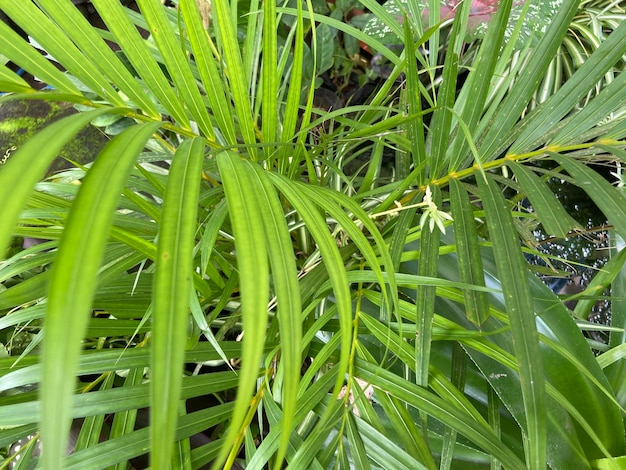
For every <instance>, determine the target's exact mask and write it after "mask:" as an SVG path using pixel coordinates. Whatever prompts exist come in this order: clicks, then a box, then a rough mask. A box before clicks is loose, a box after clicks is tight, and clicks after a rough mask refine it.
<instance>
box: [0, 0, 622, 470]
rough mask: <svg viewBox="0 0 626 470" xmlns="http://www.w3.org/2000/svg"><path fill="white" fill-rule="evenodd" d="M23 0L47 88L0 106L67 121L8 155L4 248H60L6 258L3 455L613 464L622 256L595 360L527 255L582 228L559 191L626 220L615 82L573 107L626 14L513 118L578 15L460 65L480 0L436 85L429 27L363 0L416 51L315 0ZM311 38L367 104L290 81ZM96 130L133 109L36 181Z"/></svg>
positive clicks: (615, 221) (120, 464) (408, 464)
mask: <svg viewBox="0 0 626 470" xmlns="http://www.w3.org/2000/svg"><path fill="white" fill-rule="evenodd" d="M35 3H36V5H35ZM35 3H32V2H13V1H10V0H0V8H2V10H3V11H4V12H5V13H6V14H7V15H8V16H9V17H10V18H12V20H13V21H14V22H15V23H16V24H18V25H19V26H20V27H21V28H22V29H23V30H24V31H26V32H27V33H28V35H29V36H30V37H31V38H32V39H33V40H34V41H36V43H37V45H38V47H40V48H42V50H44V51H45V52H46V53H47V54H48V57H51V58H53V60H54V61H56V62H57V63H58V64H59V65H60V66H61V67H60V68H59V67H55V66H54V65H53V64H52V63H51V62H50V61H49V60H48V58H47V57H44V56H43V55H41V54H40V52H38V51H36V50H35V49H33V47H32V46H31V45H30V44H29V43H27V42H26V41H25V40H24V39H22V38H21V37H19V36H18V35H17V34H15V33H14V32H13V31H12V30H11V29H10V28H9V27H8V26H6V25H4V24H2V23H0V38H1V39H0V44H1V45H2V48H1V50H2V53H3V54H4V55H5V56H6V57H7V58H8V59H9V60H10V61H11V62H13V63H14V64H16V65H17V66H19V67H21V68H22V69H24V70H26V71H27V72H28V73H30V74H31V75H32V76H34V77H38V79H40V80H42V81H43V82H45V83H46V84H49V85H50V86H51V87H53V90H47V91H36V90H35V89H33V88H32V87H31V86H30V85H29V84H28V83H26V82H25V81H24V80H23V79H21V78H20V77H19V76H18V75H16V74H15V73H14V72H13V71H12V70H10V69H9V68H8V67H6V66H3V67H2V68H0V88H1V89H2V90H3V91H6V92H9V93H8V94H6V95H4V96H3V97H1V98H0V102H2V101H8V100H14V99H18V98H26V99H35V100H47V101H63V102H69V103H73V104H75V105H76V106H77V107H78V108H79V109H80V112H79V113H77V114H75V115H72V116H70V117H66V118H64V119H62V120H59V121H56V122H54V123H52V124H50V125H49V126H47V127H46V128H45V129H44V130H42V131H40V132H39V133H37V134H36V135H34V136H33V137H32V138H30V139H29V140H28V141H27V142H26V143H24V144H23V145H22V146H21V147H20V148H17V149H15V150H13V151H10V152H8V153H6V155H7V159H6V162H5V163H4V164H3V165H2V168H1V170H0V202H1V205H0V208H1V209H0V210H1V211H2V220H3V224H2V226H0V246H1V248H2V250H3V253H4V251H5V249H6V248H7V247H8V246H9V245H10V244H11V240H12V239H15V237H32V238H37V239H42V240H47V241H45V242H44V243H40V244H36V245H34V246H32V247H29V248H27V249H23V250H22V249H19V248H18V249H16V248H15V244H14V250H13V251H12V252H11V255H10V256H8V257H5V260H4V261H3V262H2V264H1V265H0V276H1V278H2V282H3V283H4V286H5V289H4V290H3V291H2V292H0V309H1V312H2V317H0V331H2V332H3V335H4V338H5V339H4V343H5V345H6V347H5V349H6V350H7V354H8V356H9V357H6V358H3V359H0V391H2V392H3V396H2V402H1V405H0V425H1V429H0V445H1V446H6V447H7V448H8V447H9V446H12V445H14V443H16V442H18V441H20V443H21V447H20V449H19V451H18V450H16V447H15V446H13V448H12V455H11V456H10V457H8V459H10V460H11V462H17V465H22V466H23V468H26V466H27V465H29V463H31V462H32V461H35V460H36V459H38V458H39V457H38V452H34V449H35V443H36V442H37V441H38V439H39V438H40V437H41V439H42V441H43V444H44V448H43V453H42V454H41V457H40V458H41V461H40V463H41V465H42V467H43V468H46V469H60V468H105V467H114V468H127V465H128V464H127V462H128V461H129V460H130V459H134V458H136V457H138V456H140V455H142V454H144V453H146V452H147V451H148V450H149V452H150V457H151V466H152V468H169V467H170V466H172V467H175V468H199V467H201V466H203V465H207V464H208V463H209V462H213V465H214V468H232V467H233V466H234V465H242V466H245V467H246V468H265V467H266V466H269V467H272V468H280V467H281V465H282V463H283V462H286V463H287V464H288V465H289V466H290V467H292V468H326V467H337V468H359V469H360V468H363V469H367V468H386V469H388V468H398V469H403V468H428V469H431V468H437V467H439V468H486V467H488V466H490V467H491V468H499V467H501V466H503V467H505V468H513V469H516V468H533V469H543V468H546V466H547V465H549V466H550V467H552V468H568V469H569V468H589V467H590V466H593V467H595V468H619V464H620V462H623V460H624V459H625V458H626V457H623V456H624V448H623V446H624V425H623V421H622V417H623V412H624V407H625V406H626V397H625V394H626V390H625V388H624V384H625V383H626V381H625V380H624V366H623V364H624V360H623V351H624V342H625V341H624V327H625V325H626V314H625V313H624V312H625V311H624V307H623V295H624V294H622V292H621V290H620V289H623V281H624V279H625V277H624V275H623V273H622V266H623V263H624V257H625V253H626V251H624V250H623V249H621V251H618V252H617V253H616V255H615V256H614V257H613V258H612V260H611V262H610V263H609V264H608V265H607V267H606V268H605V270H604V272H603V280H602V282H603V283H604V284H608V283H611V282H613V284H614V286H615V287H616V288H615V290H614V295H615V299H614V303H613V310H612V312H613V315H612V325H611V328H610V335H611V336H610V342H609V349H608V350H607V351H606V352H604V353H602V354H601V355H599V356H597V357H596V356H594V354H593V351H592V349H591V348H590V346H589V345H588V343H587V341H586V340H585V337H584V335H583V333H582V332H581V330H582V329H584V327H586V325H584V324H583V323H576V322H575V321H574V319H573V317H572V316H571V314H570V312H569V311H568V309H567V308H566V307H565V306H564V304H563V301H562V299H560V298H558V297H557V296H556V295H554V294H553V293H552V292H551V291H550V290H549V289H548V288H547V287H546V286H545V285H543V284H542V283H541V281H540V280H539V279H538V278H537V277H536V276H535V275H534V274H532V272H531V271H530V270H529V267H528V264H527V262H526V260H525V258H524V252H525V251H526V252H527V251H531V250H532V245H528V244H526V245H525V244H523V243H521V242H522V241H527V240H525V238H524V236H525V234H526V232H525V231H523V230H522V227H523V224H524V222H525V221H528V220H529V219H532V220H533V221H535V222H536V223H540V224H542V226H543V228H544V229H545V231H546V232H547V233H550V234H552V235H554V236H556V237H565V236H567V235H568V234H569V233H570V232H572V231H574V230H578V229H579V228H580V227H579V224H578V223H577V221H576V220H574V219H573V218H572V217H571V216H570V214H568V213H567V212H566V211H565V210H564V209H563V208H562V207H561V205H560V204H559V202H558V200H557V199H556V198H555V197H554V195H553V193H552V192H551V191H550V189H549V187H548V186H547V183H546V181H547V179H548V178H555V177H556V178H562V179H564V180H567V181H571V182H572V183H573V184H576V185H578V186H580V187H581V189H582V190H583V191H585V192H586V193H587V194H588V195H589V197H590V198H592V199H593V201H594V202H595V203H596V204H597V206H598V207H599V209H600V210H601V211H602V212H603V213H604V214H605V215H606V216H607V218H608V220H609V221H610V222H611V224H612V225H613V227H614V229H615V231H616V233H617V234H619V235H621V236H626V225H625V223H626V222H625V221H626V213H625V211H626V203H625V202H626V201H624V197H625V196H624V194H623V192H622V190H621V188H620V187H614V186H613V185H612V184H611V183H610V182H607V181H606V180H604V179H603V178H602V177H601V176H599V175H598V174H597V173H595V171H594V170H593V169H592V168H590V167H589V166H588V162H589V161H591V160H594V161H598V159H604V160H606V161H615V160H618V161H619V160H623V159H624V156H625V155H626V152H625V149H624V147H625V146H626V144H625V142H624V137H625V134H626V125H625V121H624V119H623V114H620V113H615V115H614V117H613V119H610V120H607V119H606V117H607V116H610V115H611V113H613V112H614V111H619V110H623V109H624V106H625V105H626V103H625V102H624V100H623V97H622V93H621V91H622V90H623V88H624V81H625V80H626V75H624V74H623V73H622V74H616V75H615V76H614V78H613V79H612V80H611V81H609V82H608V83H605V86H604V87H603V88H602V90H601V91H600V92H599V93H598V94H597V96H592V97H591V98H590V100H589V102H588V103H587V104H586V105H585V106H584V107H582V108H580V107H579V106H578V104H579V103H580V102H581V100H582V99H583V98H584V97H586V96H587V95H588V93H589V91H590V90H592V89H593V88H594V87H595V86H596V84H597V83H598V82H599V81H600V80H601V79H602V77H603V76H604V75H605V74H606V73H607V72H608V71H610V70H613V68H614V66H615V65H616V64H617V63H619V62H620V61H622V60H623V57H624V55H625V54H626V26H625V25H624V24H622V25H620V26H618V27H617V28H615V30H614V31H613V32H612V33H611V34H610V35H609V36H608V37H606V38H605V39H604V41H603V42H602V44H600V45H599V47H598V48H597V50H595V51H594V52H593V53H592V54H591V55H590V56H589V57H588V58H587V60H586V61H585V63H584V64H582V65H581V67H580V68H579V70H578V71H576V73H574V74H573V75H572V76H571V77H568V79H567V81H566V82H565V83H564V84H563V85H562V86H561V87H560V88H559V89H558V90H556V91H555V93H554V94H553V95H552V96H551V97H550V98H548V99H546V100H545V102H543V103H541V104H540V105H538V106H536V107H535V108H534V109H533V110H532V111H531V112H525V111H526V110H527V108H528V106H529V103H531V101H532V100H533V94H534V93H535V92H536V90H537V87H538V85H539V83H540V81H541V80H542V77H543V76H544V74H545V72H546V70H547V68H548V67H549V64H550V62H551V60H552V59H553V57H554V56H555V54H556V53H557V50H558V48H559V47H560V44H561V41H562V39H563V37H564V36H565V34H566V32H567V29H568V26H569V25H570V23H571V21H572V18H573V17H574V15H575V14H576V11H577V8H578V3H579V2H566V5H565V6H563V7H562V8H561V9H560V10H559V12H558V13H557V14H556V16H555V18H554V20H553V21H552V23H551V25H550V27H549V28H548V30H547V31H546V32H545V34H544V35H543V36H542V37H541V39H540V40H539V41H538V42H537V43H536V44H532V43H531V42H528V43H527V46H525V47H524V48H523V49H522V50H521V51H520V52H519V53H518V54H519V57H518V58H517V60H516V62H515V64H517V65H515V64H513V66H512V65H511V56H512V54H513V51H514V48H513V47H512V46H510V47H509V45H504V44H503V36H504V33H505V30H506V28H507V22H508V21H507V20H508V13H509V11H510V9H511V6H512V1H511V0H508V1H507V0H503V1H502V2H501V4H500V8H499V10H498V13H497V15H496V16H495V18H494V19H493V20H492V22H491V23H490V26H489V29H488V31H487V33H486V36H485V38H484V40H483V41H482V43H481V45H480V49H479V51H478V53H477V54H476V56H475V58H474V60H473V62H472V64H471V69H470V72H469V74H468V75H467V77H466V78H463V79H462V75H461V74H460V73H459V67H458V64H459V60H460V57H461V56H462V54H463V51H464V41H463V37H464V25H465V24H466V22H467V18H468V16H469V12H470V10H469V7H470V4H469V3H467V2H465V3H463V4H462V5H460V6H459V10H458V11H457V14H456V16H455V19H454V23H453V26H452V30H451V32H450V33H449V36H448V44H449V46H448V47H447V51H446V54H445V57H444V58H443V60H444V62H443V64H436V65H437V70H439V69H441V72H440V73H441V78H442V80H441V85H440V86H438V87H432V88H429V89H428V90H427V89H425V88H424V86H423V85H422V82H421V81H420V78H419V73H420V71H419V70H418V68H417V67H416V63H417V62H419V63H422V64H426V63H427V61H425V60H420V61H416V60H415V57H417V56H419V52H418V48H419V46H420V45H421V44H423V43H424V41H426V40H433V41H435V42H436V41H437V37H438V35H439V34H440V31H439V29H437V28H436V27H434V28H431V29H430V30H428V31H427V32H426V35H424V36H418V35H417V33H416V31H420V30H421V26H419V25H417V24H416V23H415V22H414V21H412V20H411V16H410V15H407V16H406V17H405V21H404V23H403V25H400V24H399V23H398V22H397V21H396V20H395V19H394V18H393V17H391V16H390V15H389V14H388V13H387V12H386V11H385V9H384V8H383V7H381V6H380V5H378V3H376V2H375V1H371V0H362V3H363V5H365V6H366V7H367V8H368V9H369V10H370V11H372V12H373V13H374V14H376V15H377V16H379V17H380V18H381V19H382V20H383V21H385V22H386V23H387V24H388V25H389V27H390V28H391V30H392V31H393V32H394V34H396V35H397V36H398V38H400V39H401V40H402V42H403V43H404V45H405V49H404V51H402V52H401V53H400V54H399V55H397V54H396V52H397V51H395V50H391V49H389V48H386V47H385V46H384V45H383V44H381V43H380V42H379V41H377V40H375V39H372V38H370V37H368V36H366V35H364V34H363V33H361V32H359V31H358V30H356V29H354V28H352V27H350V26H348V25H346V24H344V23H341V22H339V21H336V20H334V19H333V18H330V17H324V16H320V15H316V14H315V13H314V12H313V9H312V8H311V4H310V3H306V4H301V3H297V4H296V6H295V7H293V8H291V7H287V6H285V7H280V8H279V7H277V5H276V2H273V1H267V2H263V3H262V4H261V3H259V2H252V3H251V4H250V5H249V6H246V8H245V9H244V10H241V9H240V5H239V4H238V3H237V2H232V3H229V2H226V1H225V0H216V1H214V2H212V13H211V14H210V16H208V14H207V11H206V8H203V9H202V10H200V9H199V8H198V5H197V2H194V1H192V0H180V1H179V2H177V4H178V5H177V6H178V8H177V9H164V8H163V6H162V5H161V3H160V2H159V1H158V0H138V1H137V4H138V5H139V8H140V10H141V13H140V14H138V13H135V12H133V11H131V10H127V9H125V8H124V7H122V6H121V5H120V3H119V2H118V1H117V0H92V3H93V5H94V7H95V8H96V9H97V11H98V12H99V14H100V16H101V17H102V19H103V21H104V23H105V24H106V26H107V28H108V31H102V30H97V29H94V28H93V27H91V25H89V23H88V22H87V21H86V20H85V19H84V18H83V17H82V16H81V15H80V13H79V12H78V11H77V10H76V9H75V7H74V6H73V5H72V2H71V1H70V0H37V1H36V2H35ZM528 3H529V4H530V3H533V2H528ZM200 4H201V6H203V7H205V6H206V5H204V4H203V3H202V0H200ZM431 4H432V5H433V6H435V5H438V4H439V2H438V0H436V1H433V2H431ZM201 11H202V13H203V14H201V13H200V12H201ZM286 16H290V17H293V21H292V23H291V24H292V27H291V29H289V30H288V31H287V32H286V35H285V36H284V37H283V36H281V37H279V36H278V34H277V27H276V24H277V21H278V20H279V19H280V18H282V17H286ZM523 17H524V15H522V20H520V21H523ZM209 20H210V21H209ZM317 24H325V25H328V26H330V27H333V28H337V29H340V30H342V31H343V33H344V34H346V35H353V36H354V37H355V38H357V39H358V40H361V41H364V42H366V43H367V44H368V45H369V46H370V47H371V48H372V49H373V50H377V51H379V52H380V53H381V54H383V55H384V56H385V57H386V58H387V59H388V60H389V61H390V62H392V63H393V64H394V65H395V69H394V71H393V72H392V74H391V77H390V79H389V80H388V81H387V82H385V83H384V84H383V85H382V86H381V88H380V89H379V90H378V91H377V93H376V94H375V95H374V96H373V97H372V98H371V102H370V103H369V104H368V105H366V106H365V105H364V106H351V107H346V108H343V109H336V110H332V111H329V112H326V113H323V112H322V111H319V110H315V112H313V110H312V103H313V97H314V92H313V88H314V86H313V83H304V82H303V78H302V77H303V75H302V70H303V57H304V33H305V31H308V30H309V29H311V28H312V29H313V30H315V27H316V25H317ZM520 24H521V23H520ZM137 28H140V29H142V30H144V31H147V32H149V34H150V36H149V37H148V38H147V39H144V37H142V36H141V35H140V33H139V32H138V30H137ZM515 34H516V33H515V31H514V32H513V36H512V39H511V40H510V41H514V39H515ZM312 37H313V38H315V34H313V35H312ZM104 39H106V40H109V41H111V42H113V43H115V44H116V45H117V47H119V49H120V52H119V53H113V52H112V51H111V49H110V48H109V46H108V45H107V44H106V43H105V41H104ZM312 47H313V48H315V42H314V43H313V44H312ZM313 57H315V55H313ZM521 64H523V67H522V66H521ZM511 67H513V69H511ZM505 71H510V72H512V73H505ZM401 73H404V76H405V78H406V80H405V81H404V82H403V84H402V85H401V86H400V89H399V90H396V87H398V85H397V84H396V80H395V79H396V78H397V77H399V76H400V74H401ZM433 73H434V72H433ZM313 75H315V74H313ZM463 77H464V76H463ZM301 90H308V91H307V93H306V94H305V95H304V96H301ZM318 116H321V117H318ZM90 122H95V123H96V124H98V122H99V123H100V124H102V123H103V122H104V123H108V124H110V123H112V122H116V123H117V130H116V131H115V132H112V131H110V132H109V138H110V141H109V142H108V144H107V145H106V146H105V147H104V149H103V150H102V151H101V152H100V153H99V154H98V155H97V156H95V155H94V159H93V164H86V165H77V166H76V167H75V168H73V169H71V170H68V171H66V172H64V173H61V174H57V175H54V176H53V177H52V179H47V180H45V181H43V182H40V181H41V180H42V178H43V177H44V174H45V173H46V170H47V168H48V166H49V165H50V163H51V162H52V161H53V160H54V159H55V157H56V156H57V154H58V153H59V151H60V149H62V148H63V146H64V145H65V144H66V143H67V142H69V141H71V140H72V139H73V138H74V136H75V135H76V133H77V132H78V131H79V130H80V129H82V128H84V127H85V126H88V125H89V123H90ZM120 129H123V130H121V131H120ZM2 150H5V149H2ZM390 155H391V156H392V160H393V161H392V162H391V163H389V158H390ZM76 157H77V158H76V160H78V157H79V156H76ZM537 160H549V161H551V162H554V164H553V165H552V166H551V167H549V168H551V169H549V170H546V169H544V168H539V167H537V166H536V165H535V164H534V163H535V162H536V161H537ZM355 165H356V167H358V168H357V169H356V170H354V168H355ZM389 166H391V167H392V168H391V171H389V168H388V167H389ZM77 182H79V184H76V183H77ZM524 198H528V199H529V200H530V202H531V204H532V207H533V212H528V211H522V210H520V209H519V205H518V204H517V202H518V201H519V200H521V199H524ZM591 299H592V300H593V295H592V296H591ZM24 338H25V339H24ZM18 340H20V341H22V343H23V344H22V345H21V347H17V344H15V343H17V341H18ZM199 372H201V373H199ZM185 402H187V403H191V402H195V403H196V404H195V408H194V409H191V408H190V407H185ZM148 407H149V409H150V411H149V415H150V426H149V427H147V428H141V429H135V424H136V421H138V420H139V418H140V417H141V416H142V414H143V413H144V412H143V410H144V409H145V408H148ZM71 433H74V438H73V442H72V444H71V450H72V453H71V454H70V455H69V456H66V455H65V454H66V451H67V446H68V442H67V441H68V435H70V434H71ZM198 433H204V435H205V436H206V435H208V438H205V439H204V441H203V442H202V444H201V445H199V446H197V447H195V446H194V448H193V449H192V448H191V445H190V441H191V440H193V439H194V436H197V435H198ZM18 457H19V458H18ZM11 464H13V463H11Z"/></svg>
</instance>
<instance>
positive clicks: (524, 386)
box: [477, 174, 547, 468]
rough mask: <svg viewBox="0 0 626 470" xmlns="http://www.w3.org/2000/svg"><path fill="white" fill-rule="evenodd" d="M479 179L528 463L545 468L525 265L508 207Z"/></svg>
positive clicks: (539, 373) (540, 385) (541, 398)
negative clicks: (519, 397)
mask: <svg viewBox="0 0 626 470" xmlns="http://www.w3.org/2000/svg"><path fill="white" fill-rule="evenodd" d="M477 180H478V187H479V189H480V194H481V196H482V201H483V207H484V208H485V215H486V218H487V226H488V227H489V236H490V238H491V241H492V243H493V250H494V257H495V260H496V266H497V269H498V277H499V279H500V282H501V283H502V284H501V285H502V294H503V296H504V304H505V307H506V311H507V313H508V318H509V322H510V324H511V335H512V337H513V347H514V350H515V356H516V360H517V364H518V367H519V373H520V384H521V391H522V397H523V400H524V408H525V411H526V420H527V421H526V422H527V429H526V430H525V431H526V433H527V436H526V439H527V461H528V465H529V466H530V467H531V468H545V466H546V451H547V450H546V415H547V413H546V397H545V393H546V392H545V382H544V380H543V367H542V361H541V354H540V349H539V337H538V334H537V326H536V324H535V315H534V311H533V308H532V303H531V301H530V288H529V285H528V281H527V267H526V263H525V261H524V258H523V257H522V252H521V248H520V245H519V240H518V238H517V234H516V231H515V227H514V225H513V218H512V216H511V213H510V209H509V208H508V207H507V202H506V200H505V199H504V197H503V196H502V193H501V192H500V189H499V188H498V186H497V185H496V183H494V182H493V181H491V180H490V179H488V177H487V175H485V174H483V175H478V176H477Z"/></svg>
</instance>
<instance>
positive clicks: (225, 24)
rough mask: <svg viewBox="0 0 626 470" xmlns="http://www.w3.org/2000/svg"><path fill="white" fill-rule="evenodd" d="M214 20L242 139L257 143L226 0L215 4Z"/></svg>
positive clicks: (251, 151)
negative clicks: (217, 26)
mask: <svg viewBox="0 0 626 470" xmlns="http://www.w3.org/2000/svg"><path fill="white" fill-rule="evenodd" d="M212 4H213V7H214V13H213V15H214V18H215V20H216V22H217V24H218V25H219V28H218V34H219V39H220V41H221V45H222V48H223V49H224V52H223V54H224V55H223V60H224V63H225V64H226V76H227V78H228V83H229V85H230V92H231V98H232V100H233V102H234V103H235V109H236V110H237V117H238V123H239V127H240V132H241V137H242V138H243V140H244V142H245V143H247V144H254V143H256V137H255V134H254V122H253V119H252V105H251V103H250V99H249V93H248V90H249V85H248V84H247V83H246V79H245V77H246V75H245V73H244V67H243V60H242V57H241V52H240V50H239V40H238V38H237V25H236V24H234V23H233V15H232V12H231V9H230V4H229V2H228V1H226V0H215V1H214V2H213V3H212ZM249 151H250V153H251V155H252V158H253V159H256V149H255V148H254V147H250V148H249Z"/></svg>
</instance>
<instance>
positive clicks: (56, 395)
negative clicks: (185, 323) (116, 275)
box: [31, 123, 160, 470]
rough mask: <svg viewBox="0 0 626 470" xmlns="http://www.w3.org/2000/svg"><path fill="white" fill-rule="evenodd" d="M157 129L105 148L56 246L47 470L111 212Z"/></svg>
mask: <svg viewBox="0 0 626 470" xmlns="http://www.w3.org/2000/svg"><path fill="white" fill-rule="evenodd" d="M159 125H160V123H156V124H146V125H141V126H139V125H138V126H134V127H131V128H130V129H128V130H127V131H125V132H124V133H122V134H120V135H119V136H118V137H117V138H115V139H114V140H112V141H111V142H110V143H109V144H108V145H107V146H106V147H105V149H104V150H103V151H102V152H101V153H100V155H99V157H98V158H97V159H96V161H95V163H94V165H93V167H92V168H91V170H90V171H89V172H88V174H87V176H86V177H85V180H84V182H83V184H82V185H81V188H80V190H79V192H78V196H77V197H76V201H75V202H74V204H73V206H72V211H71V212H70V216H69V218H68V221H67V225H66V228H65V231H64V232H63V236H62V238H61V242H60V244H59V252H58V255H57V258H56V261H55V264H54V267H53V270H52V275H51V278H50V287H49V299H48V310H47V312H46V318H45V323H44V325H45V339H44V343H43V352H42V356H43V364H42V367H43V371H42V381H41V397H42V408H43V417H42V423H41V433H42V436H43V440H44V442H45V448H46V450H45V451H44V456H43V459H44V460H43V462H44V466H45V467H46V468H49V469H53V470H54V469H61V468H63V459H64V456H65V450H66V442H65V441H66V437H67V430H68V429H69V424H70V423H69V419H70V416H71V407H72V393H73V389H74V381H75V375H76V368H77V365H78V356H79V353H80V347H81V340H82V338H83V335H84V332H85V328H86V326H87V320H88V317H89V313H90V306H91V300H92V297H93V294H94V290H95V286H96V279H97V274H98V270H99V268H100V261H101V259H102V255H103V252H104V246H105V244H106V242H107V239H108V234H109V228H110V226H111V223H112V221H113V214H114V212H115V209H116V206H117V203H118V201H119V199H120V195H121V193H122V190H123V188H124V185H125V184H126V181H127V179H128V175H129V174H130V170H131V169H132V166H133V164H134V162H135V160H136V158H137V155H138V154H139V152H141V150H142V149H143V147H144V145H145V144H146V141H147V140H148V139H149V138H150V137H151V136H152V134H153V133H154V132H155V131H156V129H157V128H158V127H159ZM51 128H52V127H49V128H48V129H47V130H50V129H51ZM31 142H32V141H31ZM68 325H69V327H68ZM59 364H63V368H61V369H59Z"/></svg>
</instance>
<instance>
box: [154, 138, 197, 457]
mask: <svg viewBox="0 0 626 470" xmlns="http://www.w3.org/2000/svg"><path fill="white" fill-rule="evenodd" d="M203 158H204V139H202V138H196V139H189V140H185V141H183V143H182V144H181V145H180V146H179V147H178V150H177V151H176V154H175V155H174V160H173V161H172V166H171V169H170V172H169V178H168V181H167V186H166V188H165V197H164V200H163V216H162V220H161V225H160V228H159V239H158V243H157V258H156V271H155V275H154V289H153V294H152V302H153V305H154V311H153V313H152V323H153V328H152V335H153V336H152V342H151V343H152V344H151V345H152V361H151V372H150V384H151V387H152V388H151V392H152V400H151V405H152V406H151V407H150V423H151V426H150V429H151V434H150V439H151V444H152V447H151V461H152V465H153V466H155V467H156V468H165V467H168V466H169V465H170V459H171V456H172V450H173V449H172V442H173V437H174V433H175V430H176V422H177V418H178V401H179V400H180V385H181V380H182V374H183V365H184V364H183V358H184V354H185V345H186V342H187V330H188V325H189V297H188V295H186V294H185V293H188V292H189V291H190V290H191V287H192V282H193V281H192V272H193V263H192V261H193V248H194V245H195V240H194V236H195V232H196V212H197V207H198V191H199V188H200V173H201V171H202V160H203Z"/></svg>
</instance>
